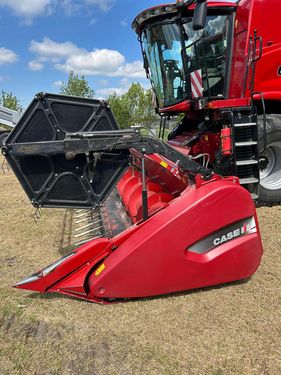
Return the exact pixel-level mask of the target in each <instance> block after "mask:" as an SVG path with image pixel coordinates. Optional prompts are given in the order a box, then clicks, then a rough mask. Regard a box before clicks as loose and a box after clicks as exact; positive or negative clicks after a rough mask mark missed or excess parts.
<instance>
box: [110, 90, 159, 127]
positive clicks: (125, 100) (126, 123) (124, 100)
mask: <svg viewBox="0 0 281 375" xmlns="http://www.w3.org/2000/svg"><path fill="white" fill-rule="evenodd" d="M152 98H153V95H152V90H145V89H144V88H143V87H142V86H141V85H140V84H139V83H132V85H131V87H130V88H129V90H128V91H127V92H126V94H124V95H122V96H118V95H117V94H116V93H114V94H112V95H110V96H109V97H108V102H109V104H110V107H111V109H112V111H113V113H114V115H115V117H116V120H117V122H118V124H119V126H120V127H121V128H127V127H130V126H133V125H141V126H146V127H150V126H151V125H152V124H153V123H154V122H155V121H157V120H158V119H159V117H158V116H157V115H156V114H155V109H154V106H153V100H152Z"/></svg>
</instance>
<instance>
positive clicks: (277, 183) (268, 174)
mask: <svg viewBox="0 0 281 375" xmlns="http://www.w3.org/2000/svg"><path fill="white" fill-rule="evenodd" d="M260 185H261V186H262V187H264V188H265V189H268V190H279V189H281V142H274V143H271V144H270V145H268V146H267V147H266V149H265V150H264V151H263V152H262V153H261V154H260Z"/></svg>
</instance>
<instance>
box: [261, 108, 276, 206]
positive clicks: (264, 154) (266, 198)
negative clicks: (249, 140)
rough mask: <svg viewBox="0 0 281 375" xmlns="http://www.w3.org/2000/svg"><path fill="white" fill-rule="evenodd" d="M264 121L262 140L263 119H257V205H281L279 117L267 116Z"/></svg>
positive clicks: (274, 115)
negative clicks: (258, 155) (258, 184)
mask: <svg viewBox="0 0 281 375" xmlns="http://www.w3.org/2000/svg"><path fill="white" fill-rule="evenodd" d="M266 119H267V123H266V137H265V138H264V136H263V135H264V132H263V118H262V116H259V117H258V125H259V150H260V186H259V201H258V204H259V205H267V206H272V205H275V204H280V203H281V115H279V114H271V115H267V116H266ZM265 140H266V142H265Z"/></svg>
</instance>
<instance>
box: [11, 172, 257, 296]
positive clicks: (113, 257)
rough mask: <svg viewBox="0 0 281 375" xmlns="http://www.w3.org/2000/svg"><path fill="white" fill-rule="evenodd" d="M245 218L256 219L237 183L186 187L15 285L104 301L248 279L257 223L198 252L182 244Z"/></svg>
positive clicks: (253, 267)
mask: <svg viewBox="0 0 281 375" xmlns="http://www.w3.org/2000/svg"><path fill="white" fill-rule="evenodd" d="M250 217H254V218H255V220H256V223H257V219H256V214H255V208H254V205H253V203H252V200H251V197H250V194H249V193H248V192H247V191H246V190H245V189H243V188H242V187H241V186H240V185H239V184H238V183H237V181H235V180H234V181H231V180H227V179H225V180H214V181H211V182H209V183H204V182H203V183H202V185H201V186H200V187H198V188H196V187H195V185H193V186H190V187H187V188H186V190H185V191H184V192H183V193H182V194H181V196H179V197H178V198H176V199H174V200H173V201H172V202H170V203H169V204H168V205H166V207H165V208H162V209H161V210H160V211H158V212H157V213H155V214H154V215H152V216H151V217H150V218H149V219H148V220H147V221H145V222H141V223H139V224H138V225H133V226H131V227H130V228H129V229H128V230H126V231H125V232H123V233H121V234H120V235H119V236H117V237H115V238H113V239H111V240H108V239H100V240H94V241H92V242H90V243H88V244H86V245H84V246H82V247H81V248H80V249H77V250H76V251H75V253H74V254H73V255H72V256H71V257H70V258H68V259H66V260H65V261H63V262H62V263H61V264H60V265H59V266H58V267H57V268H55V269H54V270H53V271H52V272H50V273H49V274H47V275H46V276H44V270H43V271H41V276H40V275H39V278H38V279H37V280H32V281H30V280H25V281H23V282H22V283H19V284H18V285H17V287H18V288H23V289H29V290H37V291H40V292H46V291H48V292H54V291H56V292H59V293H63V294H67V295H71V296H76V297H78V298H82V299H87V300H89V301H93V302H99V303H107V302H108V299H119V298H138V297H144V296H153V295H160V294H167V293H172V292H176V291H182V290H188V289H192V288H198V287H203V286H207V285H215V284H219V283H226V282H230V281H234V280H240V279H244V278H248V277H249V276H251V275H252V274H253V273H254V272H255V271H256V269H257V267H258V265H259V263H260V259H261V255H262V244H261V240H260V234H259V230H258V228H257V231H256V232H255V233H253V234H247V235H245V236H242V237H239V238H236V239H233V240H231V241H229V242H226V243H224V244H222V245H220V246H217V247H216V248H215V249H213V250H211V251H209V252H207V253H205V254H197V253H194V252H191V251H190V250H189V248H190V247H191V246H192V245H194V243H196V242H198V241H200V240H202V239H204V238H206V237H207V236H209V235H211V234H212V233H214V232H216V231H218V230H220V229H222V228H224V227H226V226H228V225H231V224H233V223H236V222H238V221H241V220H243V219H247V218H250Z"/></svg>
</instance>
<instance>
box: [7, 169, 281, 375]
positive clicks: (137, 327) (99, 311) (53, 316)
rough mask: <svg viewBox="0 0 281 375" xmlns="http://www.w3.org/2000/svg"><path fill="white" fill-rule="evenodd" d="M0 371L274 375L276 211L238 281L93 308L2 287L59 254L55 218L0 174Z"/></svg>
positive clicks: (278, 279)
mask: <svg viewBox="0 0 281 375" xmlns="http://www.w3.org/2000/svg"><path fill="white" fill-rule="evenodd" d="M0 191H1V200H0V209H1V216H0V231H1V232H0V233H1V242H0V285H1V287H0V310H1V313H0V348H1V349H0V350H1V353H0V374H1V375H4V374H20V375H25V374H28V375H33V374H37V375H55V374H62V375H64V374H80V375H119V374H120V375H121V374H122V375H138V374H149V375H154V374H155V375H156V374H157V375H162V374H171V375H174V374H191V375H193V374H194V375H195V374H196V375H205V374H206V375H231V374H239V375H247V374H251V375H258V374H268V375H274V374H276V375H279V374H281V288H280V285H281V261H280V256H281V208H280V207H274V208H261V209H259V210H258V214H259V219H260V226H261V231H262V237H263V242H264V256H263V260H262V266H261V268H260V269H259V270H258V272H257V273H256V274H255V276H253V277H252V278H251V279H250V280H248V281H247V282H239V283H234V284H231V285H229V286H224V287H215V288H207V289H204V290H199V291H194V292H186V293H180V294H177V295H174V296H168V297H161V298H152V299H144V300H140V301H136V302H128V303H121V304H116V305H111V306H100V305H96V304H90V303H86V302H83V301H79V300H75V299H71V298H66V297H63V296H60V295H54V294H52V295H39V294H33V293H29V292H24V291H20V290H16V289H13V288H11V285H12V284H13V283H15V282H17V281H19V280H20V279H21V278H22V277H25V276H28V275H30V274H32V273H33V272H35V271H36V270H38V269H40V268H42V267H44V266H46V265H48V264H49V263H51V262H52V261H54V260H56V259H57V258H59V257H60V256H61V254H62V253H63V252H64V251H65V249H63V246H64V239H63V237H62V229H63V226H64V220H65V214H64V211H59V210H58V211H56V210H51V211H48V210H46V211H44V216H43V217H42V219H41V220H40V221H39V223H37V224H34V221H33V214H34V210H33V208H32V207H31V205H30V204H29V202H28V200H27V198H26V197H25V195H24V193H23V191H22V189H21V187H20V186H19V185H18V183H17V182H16V179H15V177H14V176H13V174H12V173H11V172H9V173H8V174H6V175H0Z"/></svg>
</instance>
